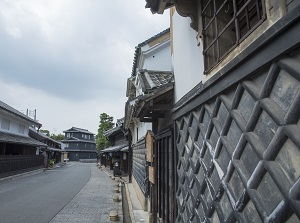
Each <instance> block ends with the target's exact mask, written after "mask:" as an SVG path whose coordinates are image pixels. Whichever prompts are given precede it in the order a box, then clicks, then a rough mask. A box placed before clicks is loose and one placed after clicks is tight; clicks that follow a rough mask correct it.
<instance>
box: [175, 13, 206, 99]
mask: <svg viewBox="0 0 300 223" xmlns="http://www.w3.org/2000/svg"><path fill="white" fill-rule="evenodd" d="M171 19H172V24H173V26H172V30H173V38H172V41H173V55H172V60H173V72H174V76H175V95H174V96H175V103H176V102H178V101H179V100H180V99H181V98H182V97H183V96H184V95H185V94H187V93H188V92H189V91H190V90H191V89H192V88H194V87H195V86H196V85H197V84H198V83H200V82H201V81H203V80H204V74H203V71H204V61H203V55H202V44H200V46H197V39H196V36H197V32H196V31H195V30H193V29H192V28H191V27H190V23H191V19H190V18H189V17H182V16H180V15H179V14H178V13H177V12H176V11H175V12H174V14H173V16H172V17H171Z"/></svg>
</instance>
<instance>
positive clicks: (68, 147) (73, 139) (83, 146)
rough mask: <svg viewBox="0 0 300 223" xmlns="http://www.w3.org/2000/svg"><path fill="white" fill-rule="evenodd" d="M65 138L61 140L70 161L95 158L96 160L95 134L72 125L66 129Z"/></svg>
mask: <svg viewBox="0 0 300 223" xmlns="http://www.w3.org/2000/svg"><path fill="white" fill-rule="evenodd" d="M64 133H65V139H64V140H62V141H61V142H63V143H64V145H65V151H66V152H67V153H68V159H69V160H70V161H80V160H85V161H87V160H95V162H96V156H97V151H96V142H95V134H94V133H91V132H89V131H88V130H86V129H81V128H77V127H72V128H70V129H68V130H66V131H64Z"/></svg>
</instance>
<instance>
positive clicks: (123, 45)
mask: <svg viewBox="0 0 300 223" xmlns="http://www.w3.org/2000/svg"><path fill="white" fill-rule="evenodd" d="M145 4H146V2H145V0H130V1H124V0H115V1H99V0H1V1H0V100H1V101H3V102H4V103H6V104H8V105H10V106H12V107H13V108H15V109H17V110H19V111H22V112H26V110H27V109H28V110H30V111H33V110H36V118H37V120H38V121H39V122H40V123H41V124H42V128H41V129H46V130H49V131H50V133H51V134H60V133H63V131H65V130H67V129H69V128H71V127H73V126H74V127H78V128H83V129H87V130H89V131H91V132H93V133H94V134H97V131H98V125H99V121H100V119H99V115H100V114H101V113H107V114H108V115H110V116H112V117H114V122H116V120H117V119H120V118H122V117H124V114H125V110H124V109H125V102H126V100H127V98H126V83H127V78H128V77H130V75H131V70H132V64H133V56H134V51H135V47H136V46H137V45H138V44H139V43H142V42H143V41H145V40H147V39H149V38H150V37H152V36H154V35H156V34H158V33H159V32H161V31H163V30H165V29H167V28H168V27H169V12H165V13H164V14H163V15H157V14H156V15H153V14H152V13H151V11H150V10H149V9H145Z"/></svg>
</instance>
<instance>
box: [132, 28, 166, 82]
mask: <svg viewBox="0 0 300 223" xmlns="http://www.w3.org/2000/svg"><path fill="white" fill-rule="evenodd" d="M168 32H170V28H168V29H166V30H164V31H162V32H160V33H158V34H156V35H155V36H152V37H151V38H149V39H147V40H145V41H144V42H142V43H140V44H139V45H137V46H136V47H135V51H134V56H133V64H132V71H131V76H135V70H136V68H137V62H138V58H139V54H140V49H141V47H143V46H145V45H146V44H148V43H149V42H151V41H152V40H154V39H156V38H158V37H160V36H163V35H164V34H166V33H168Z"/></svg>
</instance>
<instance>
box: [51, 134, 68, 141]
mask: <svg viewBox="0 0 300 223" xmlns="http://www.w3.org/2000/svg"><path fill="white" fill-rule="evenodd" d="M50 138H51V139H54V140H56V141H60V140H63V139H64V138H65V136H64V135H63V134H58V135H55V134H52V135H51V136H50Z"/></svg>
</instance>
